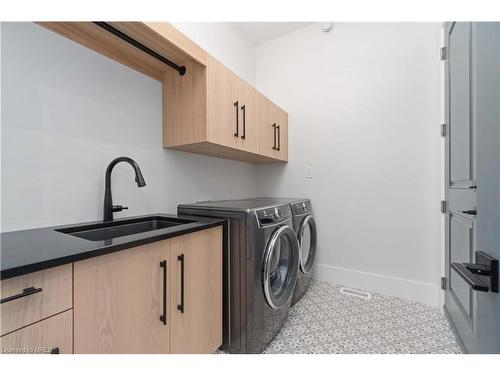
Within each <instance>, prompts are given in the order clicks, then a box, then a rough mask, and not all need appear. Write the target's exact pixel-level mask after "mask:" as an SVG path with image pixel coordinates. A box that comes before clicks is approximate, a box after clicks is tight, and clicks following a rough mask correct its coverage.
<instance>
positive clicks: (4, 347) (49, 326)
mask: <svg viewBox="0 0 500 375" xmlns="http://www.w3.org/2000/svg"><path fill="white" fill-rule="evenodd" d="M72 330H73V311H72V310H67V311H65V312H63V313H60V314H57V315H55V316H53V317H50V318H48V319H44V320H42V321H40V322H37V323H35V324H32V325H29V326H27V327H24V328H22V329H19V330H17V331H14V332H12V333H9V334H8V335H5V336H2V337H0V349H1V352H2V353H5V354H9V353H10V354H23V353H26V354H39V353H40V354H42V353H47V354H49V353H51V354H71V353H73V336H72Z"/></svg>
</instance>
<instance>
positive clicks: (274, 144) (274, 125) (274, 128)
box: [273, 123, 277, 150]
mask: <svg viewBox="0 0 500 375" xmlns="http://www.w3.org/2000/svg"><path fill="white" fill-rule="evenodd" d="M273 132H274V142H273V150H277V148H276V123H274V124H273Z"/></svg>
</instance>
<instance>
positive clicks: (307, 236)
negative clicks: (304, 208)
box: [298, 215, 318, 273]
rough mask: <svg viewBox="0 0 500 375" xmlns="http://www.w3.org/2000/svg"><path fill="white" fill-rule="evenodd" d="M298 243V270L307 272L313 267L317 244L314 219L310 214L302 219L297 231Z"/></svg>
mask: <svg viewBox="0 0 500 375" xmlns="http://www.w3.org/2000/svg"><path fill="white" fill-rule="evenodd" d="M298 237H299V245H300V270H301V271H302V272H303V273H309V272H311V271H312V269H313V265H314V259H315V258H316V248H317V246H318V234H317V229H316V221H315V220H314V218H313V217H312V216H311V215H308V216H306V217H305V218H304V220H302V223H301V224H300V229H299V233H298Z"/></svg>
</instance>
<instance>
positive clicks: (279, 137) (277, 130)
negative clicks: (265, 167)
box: [276, 125, 281, 151]
mask: <svg viewBox="0 0 500 375" xmlns="http://www.w3.org/2000/svg"><path fill="white" fill-rule="evenodd" d="M276 132H277V133H278V147H276V151H279V150H280V147H281V134H280V133H281V132H280V126H279V125H278V126H276Z"/></svg>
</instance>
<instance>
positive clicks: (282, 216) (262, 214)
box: [255, 205, 291, 227]
mask: <svg viewBox="0 0 500 375" xmlns="http://www.w3.org/2000/svg"><path fill="white" fill-rule="evenodd" d="M255 215H256V216H257V220H258V222H259V226H260V227H265V226H268V225H275V224H278V223H281V222H282V221H285V220H288V219H289V218H290V217H291V211H290V206H289V205H282V206H275V207H269V208H263V209H261V210H257V211H255Z"/></svg>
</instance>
